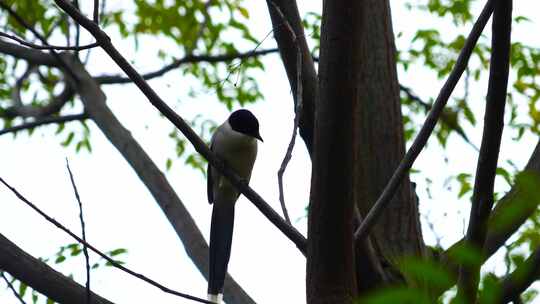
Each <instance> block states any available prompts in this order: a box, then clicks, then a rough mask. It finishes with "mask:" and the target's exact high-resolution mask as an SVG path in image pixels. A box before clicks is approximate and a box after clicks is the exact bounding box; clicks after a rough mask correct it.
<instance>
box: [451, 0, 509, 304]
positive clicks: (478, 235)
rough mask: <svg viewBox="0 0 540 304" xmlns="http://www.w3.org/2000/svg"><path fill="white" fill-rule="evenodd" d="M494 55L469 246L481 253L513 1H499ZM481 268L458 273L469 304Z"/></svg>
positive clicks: (501, 113)
mask: <svg viewBox="0 0 540 304" xmlns="http://www.w3.org/2000/svg"><path fill="white" fill-rule="evenodd" d="M492 24H493V31H492V32H493V34H492V42H491V45H492V51H491V64H490V74H489V85H488V93H487V101H486V114H485V117H484V134H483V136H482V144H481V146H480V155H479V157H478V165H477V168H476V177H475V183H474V190H473V196H472V205H471V213H470V217H469V227H468V229H467V237H466V240H467V242H468V245H470V246H472V247H474V248H479V249H481V248H482V247H483V246H484V242H485V239H486V233H487V224H488V219H489V215H490V213H491V208H492V207H493V187H494V183H495V173H496V172H495V171H496V169H497V160H498V158H499V149H500V146H501V137H502V131H503V127H504V108H505V103H506V90H507V85H508V72H509V65H510V33H511V25H512V0H505V1H497V2H496V3H495V8H494V12H493V23H492ZM480 266H481V265H474V266H464V265H462V266H461V267H460V269H459V278H458V297H463V299H466V302H467V303H474V302H475V301H476V294H477V289H478V280H479V277H480Z"/></svg>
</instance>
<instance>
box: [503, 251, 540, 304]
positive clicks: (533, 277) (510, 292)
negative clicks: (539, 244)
mask: <svg viewBox="0 0 540 304" xmlns="http://www.w3.org/2000/svg"><path fill="white" fill-rule="evenodd" d="M539 279H540V248H537V249H536V250H535V251H534V252H533V253H532V254H531V256H530V257H529V258H528V259H527V260H525V261H524V262H523V264H521V265H519V266H518V267H517V268H516V270H514V272H512V273H511V274H509V275H508V276H506V277H505V278H504V279H503V280H502V282H501V298H500V300H499V303H501V304H503V303H508V302H510V301H513V300H514V299H515V298H517V297H519V295H520V294H522V293H523V292H524V291H525V290H526V289H527V288H528V287H529V286H531V284H532V283H534V282H535V281H537V280H539Z"/></svg>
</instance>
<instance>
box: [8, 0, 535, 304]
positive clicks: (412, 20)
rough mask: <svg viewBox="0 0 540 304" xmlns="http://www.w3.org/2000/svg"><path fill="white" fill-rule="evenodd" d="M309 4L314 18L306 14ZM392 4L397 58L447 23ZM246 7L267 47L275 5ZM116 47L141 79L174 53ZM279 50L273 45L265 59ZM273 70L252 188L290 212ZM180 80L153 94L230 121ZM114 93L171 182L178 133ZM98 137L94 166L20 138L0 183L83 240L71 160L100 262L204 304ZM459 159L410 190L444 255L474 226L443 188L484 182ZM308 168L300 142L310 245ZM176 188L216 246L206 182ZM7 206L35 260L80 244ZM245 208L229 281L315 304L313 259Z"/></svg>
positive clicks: (432, 88)
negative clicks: (464, 176)
mask: <svg viewBox="0 0 540 304" xmlns="http://www.w3.org/2000/svg"><path fill="white" fill-rule="evenodd" d="M87 2H89V1H87ZM299 2H300V3H299V4H300V5H301V9H302V13H304V12H306V11H307V10H311V11H313V10H319V5H320V1H299ZM307 2H309V6H310V7H309V8H307V7H306V3H307ZM481 2H482V1H481ZM392 3H393V4H394V6H393V7H392V9H393V15H394V21H393V22H394V31H395V32H396V33H397V32H403V33H404V35H403V36H402V37H401V38H400V39H399V40H398V47H400V46H406V45H407V44H408V39H410V35H411V34H412V33H413V32H414V30H415V29H417V28H420V27H423V28H428V27H431V26H433V25H434V24H435V23H434V22H440V21H438V20H436V19H435V18H426V17H425V16H424V15H418V14H415V13H411V12H409V11H406V10H405V9H404V8H403V7H402V4H401V3H402V2H398V1H393V2H392ZM535 3H536V2H535V1H516V4H515V15H526V16H529V17H530V18H531V19H532V20H533V22H532V23H529V24H527V25H526V26H520V27H516V28H515V37H518V38H519V39H521V40H524V41H527V43H529V44H533V45H536V46H540V45H539V41H538V35H535V36H532V35H530V33H535V34H537V33H538V32H539V30H540V26H539V24H538V22H535V20H538V18H536V17H538V16H537V15H538V12H540V10H538V7H535V6H539V5H538V4H535ZM108 4H110V5H117V6H121V5H122V2H121V1H119V2H111V1H109V2H108ZM247 4H248V5H249V12H250V15H251V19H250V22H249V24H248V26H249V28H250V29H252V30H253V32H254V33H255V37H258V38H259V39H262V38H263V37H264V36H265V35H266V34H267V33H268V32H269V31H270V29H271V25H270V22H269V18H268V16H267V11H266V5H265V4H264V3H263V2H261V1H257V2H255V1H252V2H249V3H247ZM398 5H399V6H398ZM478 13H479V9H478V7H476V9H475V11H474V12H473V15H474V16H477V15H478ZM534 14H536V16H535V15H534ZM442 24H444V25H445V26H447V27H446V28H447V29H448V30H453V29H452V28H451V24H450V23H449V22H446V23H444V22H443V23H442ZM112 37H113V42H114V43H115V44H116V45H117V47H118V48H119V49H121V50H122V53H123V54H124V55H125V56H126V57H127V58H128V59H133V60H134V61H135V65H136V67H137V68H138V69H139V70H140V71H151V70H153V69H155V68H157V67H159V66H160V64H159V60H158V59H157V58H154V57H152V56H148V55H147V54H149V53H151V52H152V50H153V48H154V46H155V43H163V44H165V45H167V42H164V41H158V42H155V41H153V42H152V43H146V44H145V43H144V41H143V43H142V44H141V49H140V51H139V53H137V54H135V53H134V52H133V49H132V44H131V43H130V41H121V39H119V38H118V37H115V36H114V35H113V36H112ZM274 45H275V43H274V41H273V39H272V38H271V37H270V38H269V39H267V40H266V41H265V42H264V44H263V45H262V46H261V48H270V47H273V46H274ZM171 48H172V46H171ZM246 50H248V49H246ZM145 54H146V56H145ZM264 63H265V65H266V67H267V69H266V71H265V72H260V73H258V74H257V79H258V81H259V86H260V88H261V90H262V92H263V94H264V96H265V99H264V100H262V101H260V102H258V103H257V104H255V105H251V106H249V107H248V108H249V109H251V110H252V111H253V112H254V113H255V115H256V116H257V117H258V118H259V121H260V125H261V135H262V137H263V138H264V143H263V144H261V145H260V146H259V155H258V158H257V161H256V164H255V169H254V172H253V177H252V180H251V184H250V185H251V186H252V187H253V189H255V190H256V191H257V192H258V193H259V194H260V195H261V196H262V197H263V198H265V200H266V201H267V202H269V203H270V204H271V205H272V206H273V207H274V208H275V209H276V211H279V212H280V207H279V202H278V191H277V177H276V175H277V170H278V168H279V166H280V163H281V161H282V158H283V155H284V153H285V150H286V147H287V144H288V141H289V139H290V135H291V130H292V120H293V116H292V115H293V114H292V97H291V94H290V88H289V84H288V81H287V79H286V75H285V72H284V70H283V68H282V64H281V61H280V59H279V57H278V56H277V55H269V56H266V57H265V58H264ZM88 67H89V69H90V71H91V73H92V74H93V75H99V74H102V73H107V74H111V73H115V72H117V71H118V69H116V68H115V65H114V63H112V62H111V61H110V60H108V58H107V56H106V55H105V54H104V53H103V52H101V51H100V50H96V51H94V54H93V55H92V64H91V65H89V66H88ZM179 76H180V75H177V74H175V73H169V74H167V75H166V76H164V77H162V78H161V79H159V80H155V81H151V85H152V86H153V87H154V88H155V89H156V91H157V92H158V93H159V94H160V96H162V97H163V99H164V100H166V101H167V102H168V103H169V104H170V105H173V106H174V108H175V109H176V110H177V111H178V113H179V114H180V115H181V116H182V117H184V118H187V119H192V118H194V117H195V116H196V115H197V114H203V115H204V117H205V118H210V119H213V120H215V121H217V122H218V123H221V121H223V120H224V119H226V117H227V116H228V111H227V109H226V108H225V106H223V105H218V104H216V103H215V101H214V98H213V97H212V94H213V93H212V92H207V93H206V94H202V95H200V96H199V98H198V99H197V100H192V99H189V98H188V97H187V92H188V89H189V86H190V81H186V80H185V79H183V78H180V77H179ZM400 81H402V83H404V84H406V85H408V86H410V87H412V88H413V89H414V90H415V92H417V93H418V94H419V95H420V96H421V97H422V98H425V99H426V100H427V99H428V98H429V97H435V96H436V93H437V92H438V89H439V88H440V87H441V85H442V80H437V79H436V78H434V77H433V75H432V73H430V72H427V71H424V70H422V69H421V68H416V69H413V70H409V71H408V72H406V73H404V71H400ZM485 87H486V84H485V82H484V83H481V84H479V85H478V86H475V87H473V88H472V90H471V100H475V98H476V100H478V102H477V103H476V104H472V106H473V107H474V109H477V110H481V109H483V95H484V94H485V93H484V92H485ZM106 93H107V97H108V104H109V106H110V107H111V108H112V109H113V110H114V112H115V114H116V115H118V117H119V119H120V121H121V122H122V123H123V124H124V125H125V126H126V127H127V128H128V129H129V130H130V131H131V132H132V133H133V135H134V136H135V138H136V139H137V140H138V141H139V142H140V143H141V145H142V146H143V148H144V149H145V150H146V151H147V152H148V153H149V154H150V156H151V157H152V159H153V160H154V161H155V162H156V163H157V164H158V165H159V166H160V168H162V169H163V170H165V162H166V159H167V158H169V157H172V156H174V143H173V142H171V140H170V139H169V137H168V134H169V132H170V131H171V130H172V127H171V125H170V123H168V122H167V121H165V120H164V119H161V118H160V117H159V115H157V112H156V111H155V110H154V108H153V107H152V106H151V105H150V104H149V103H148V102H147V100H146V98H145V97H144V96H143V95H142V94H141V93H140V92H139V90H138V89H137V88H136V87H135V86H133V85H120V86H107V87H106ZM78 110H80V109H74V110H73V111H74V112H77V111H78ZM478 120H479V122H480V125H479V126H477V127H476V128H468V131H470V132H471V133H470V137H471V139H472V140H473V142H475V143H476V144H477V145H479V143H480V135H481V121H482V115H480V116H478ZM89 126H90V129H91V131H92V138H91V139H92V147H93V152H92V153H91V154H90V153H88V152H86V151H82V152H80V153H75V152H74V149H73V148H68V149H66V148H64V147H62V146H61V145H60V142H61V141H62V140H63V139H64V138H65V135H63V136H60V137H55V136H53V134H54V131H55V129H56V128H55V127H46V128H40V129H37V130H36V132H35V133H34V134H33V136H31V137H28V136H27V135H26V133H24V134H19V135H18V136H17V138H16V139H13V137H12V136H10V135H8V136H2V137H0V147H1V150H0V151H1V152H0V153H1V154H0V155H1V157H0V176H1V177H2V178H4V179H5V180H6V181H7V182H9V183H10V184H11V185H12V186H14V187H16V188H17V189H18V190H19V191H20V192H21V193H23V195H25V196H26V197H27V198H28V199H30V200H31V201H32V202H34V203H35V204H37V205H38V206H39V207H40V208H42V209H43V210H44V211H45V212H47V214H49V215H51V216H53V217H54V218H55V219H56V220H58V221H59V222H61V223H63V224H64V225H66V226H67V227H69V228H70V229H72V231H76V232H77V233H79V232H80V227H79V219H78V212H79V211H78V207H77V204H76V201H75V198H74V196H73V192H72V189H71V185H70V183H69V177H68V174H67V171H66V168H65V158H66V157H67V158H69V160H70V164H71V168H72V170H73V172H74V175H75V179H76V182H77V185H78V187H79V192H80V194H81V197H82V202H83V204H84V212H85V221H86V226H87V232H86V233H87V238H88V240H89V242H90V243H91V244H93V245H94V246H96V247H97V248H99V249H101V250H102V251H107V250H111V249H115V248H127V249H128V250H129V252H128V254H127V255H125V256H122V259H123V260H124V261H125V262H127V266H128V267H129V268H131V269H133V270H135V271H137V272H141V273H143V274H145V275H146V276H148V277H150V278H152V279H154V280H156V281H158V282H160V283H162V284H164V285H166V286H168V287H170V288H172V289H176V290H178V291H181V292H185V293H189V294H192V295H194V296H199V297H203V298H204V297H206V281H205V280H204V279H203V277H202V275H201V274H200V273H199V272H198V270H197V269H196V268H195V267H194V266H193V264H192V263H191V261H190V260H189V258H188V257H187V256H186V254H185V252H184V249H183V246H182V244H181V242H180V240H179V239H178V237H177V236H176V234H175V232H174V231H173V229H172V228H171V226H170V225H169V223H168V221H167V220H166V218H165V217H164V215H163V213H162V212H161V210H160V209H159V207H158V206H157V204H156V203H155V201H154V200H153V198H152V197H151V195H150V194H149V193H148V191H147V190H146V188H145V187H144V185H143V184H142V183H141V182H140V181H139V179H138V177H137V176H136V175H135V174H134V172H133V170H132V169H131V167H129V165H128V164H127V163H126V162H125V161H124V159H123V158H122V157H121V156H120V155H119V154H118V152H117V151H116V150H115V149H114V148H113V147H112V146H111V145H110V143H109V142H108V141H107V140H106V139H105V137H104V136H103V134H102V133H101V132H100V131H99V130H98V129H97V128H96V127H95V125H94V124H93V123H89ZM66 129H73V130H78V129H80V128H79V126H78V124H77V123H74V124H70V125H68V126H66ZM65 134H67V133H65ZM509 137H510V136H509V135H508V134H505V141H504V142H503V150H502V157H503V158H511V159H512V160H513V161H514V162H515V163H516V164H517V165H518V166H519V167H521V166H522V165H523V164H525V162H526V160H527V158H528V156H529V155H530V152H531V151H532V149H533V147H534V144H535V143H536V139H535V138H533V137H531V136H528V137H527V138H525V139H523V140H522V141H521V142H520V143H519V144H517V143H513V142H510V141H509V140H508V138H509ZM449 147H450V148H449V149H448V150H447V151H446V152H445V153H443V150H442V149H441V148H440V147H439V145H438V144H437V142H436V141H435V140H434V139H432V140H431V141H430V145H429V148H428V149H427V150H425V151H424V152H423V153H422V154H421V155H420V157H419V159H418V161H417V163H416V164H415V166H414V167H415V169H418V170H420V172H421V173H417V174H413V175H412V180H414V181H416V182H417V183H418V185H419V186H418V194H419V196H420V201H421V210H422V214H423V215H425V216H428V218H429V219H430V222H433V223H434V227H435V230H436V233H437V234H439V235H441V236H444V238H443V239H442V244H443V245H445V246H447V245H449V244H452V243H453V242H455V241H456V240H458V239H459V238H461V236H462V235H463V229H464V224H465V222H464V220H463V214H467V215H468V202H467V200H458V199H457V196H456V193H457V192H456V189H455V188H453V189H452V191H453V192H450V191H449V190H448V189H447V188H446V187H444V184H445V179H446V178H447V177H448V176H449V175H452V174H456V173H458V172H463V171H466V172H470V173H474V170H475V167H476V158H475V156H476V154H475V151H474V150H473V149H472V148H471V147H470V146H468V145H466V144H464V143H463V142H462V141H461V139H459V138H457V137H455V136H452V137H451V138H450V142H449ZM445 157H446V158H447V162H445ZM310 167H311V165H310V161H309V157H308V155H307V153H306V150H305V147H304V145H303V142H302V141H301V140H299V141H297V145H296V147H295V149H294V154H293V159H292V161H291V163H290V164H289V166H288V168H287V172H286V173H285V185H286V186H285V193H286V194H285V195H286V201H287V206H288V208H289V213H290V215H291V218H292V219H293V221H294V224H295V226H296V227H297V228H298V229H299V230H300V231H301V232H302V233H304V234H305V232H306V217H305V215H306V213H305V207H306V204H307V201H308V197H309V183H310V170H311V168H310ZM425 177H429V178H431V179H432V180H433V184H432V186H431V197H430V196H428V195H427V194H426V192H425V191H424V188H425V186H426V184H425V179H424V178H425ZM167 178H168V179H169V181H170V183H171V184H172V185H173V187H174V188H175V189H176V191H177V193H178V195H179V197H180V198H181V200H182V201H183V202H184V204H185V205H186V207H187V208H188V209H189V211H190V212H191V215H192V216H193V217H194V218H195V220H196V222H197V224H198V225H199V228H200V229H201V231H203V233H204V235H205V237H208V235H209V227H210V215H211V206H210V205H208V203H207V199H206V188H205V187H206V181H205V179H204V176H203V175H202V174H201V173H200V172H198V171H195V170H192V169H190V168H186V167H184V166H183V164H182V161H181V160H180V161H177V162H175V164H174V165H173V167H172V170H171V171H169V172H167ZM498 189H499V190H504V189H505V185H504V183H501V182H498ZM0 202H1V205H0V231H1V232H2V234H4V235H5V236H6V237H7V238H9V239H10V240H12V241H14V242H15V243H16V244H17V245H18V246H20V247H22V248H23V249H24V250H25V251H27V252H28V253H30V254H32V255H33V256H35V257H52V256H54V254H55V252H56V251H57V250H58V248H59V247H60V246H62V245H66V244H68V243H72V242H73V240H71V239H70V238H69V237H67V236H66V235H65V234H64V233H62V232H61V231H59V230H58V229H57V228H55V227H54V226H53V225H51V224H49V223H47V222H46V221H45V220H43V219H42V218H40V217H39V216H37V215H36V214H35V213H34V212H33V211H32V210H30V209H29V208H28V207H27V206H25V205H24V204H23V203H21V202H20V201H18V200H17V199H16V198H15V197H14V196H13V195H12V194H11V193H10V192H9V191H7V190H6V189H3V188H1V187H0ZM236 206H237V207H236V208H237V209H236V212H237V213H236V223H235V232H234V240H233V249H232V256H231V261H230V265H229V271H230V273H231V274H232V275H233V277H234V278H235V279H236V280H237V281H238V282H239V283H240V284H241V285H242V286H243V288H244V289H245V290H246V291H247V292H248V293H249V294H250V295H251V296H252V297H253V298H254V299H255V301H257V302H258V303H302V302H305V282H304V280H305V258H304V257H303V256H302V255H301V254H300V252H299V251H298V250H297V249H296V247H295V246H294V245H293V244H292V243H291V242H289V241H288V240H287V239H286V238H285V237H284V236H283V235H282V234H281V233H280V232H279V231H278V230H277V229H276V228H274V227H273V226H272V225H271V224H270V223H269V222H268V220H266V218H265V217H264V216H262V215H261V214H260V212H259V211H258V210H257V209H256V208H255V207H254V206H253V205H252V204H251V203H250V202H248V201H247V200H246V199H245V198H243V197H242V198H241V199H240V200H239V202H238V203H237V205H236ZM280 213H281V212H280ZM423 220H424V219H423ZM427 226H428V225H426V224H425V222H424V227H423V228H424V230H425V233H424V236H425V238H426V240H427V241H428V242H429V243H430V244H433V243H434V242H435V237H434V234H433V233H432V232H431V231H430V229H428V227H427ZM91 259H92V261H93V262H95V261H97V258H96V256H95V255H91ZM492 264H493V263H492ZM55 268H56V269H58V270H60V271H62V272H63V273H64V274H70V273H73V274H74V276H75V279H76V280H77V281H78V282H81V283H83V284H84V259H83V257H82V255H81V256H79V257H77V258H75V259H70V260H69V261H68V262H66V263H63V264H61V265H57V266H55ZM4 286H5V285H4V284H3V283H2V282H0V302H1V303H16V300H15V299H14V298H13V297H12V296H11V294H10V292H9V291H8V290H6V289H4ZM92 288H93V290H94V291H95V292H97V293H98V294H100V295H102V296H104V297H105V298H107V299H109V300H111V301H113V302H116V303H191V302H189V301H186V300H183V299H180V298H178V297H175V296H171V295H167V294H165V293H163V292H161V291H160V290H158V289H156V288H154V287H152V286H150V285H147V284H145V283H142V282H141V281H139V280H137V279H134V278H132V277H130V276H128V275H126V274H124V273H122V272H121V271H118V270H115V269H113V268H107V269H98V270H96V271H93V272H92ZM539 303H540V302H539Z"/></svg>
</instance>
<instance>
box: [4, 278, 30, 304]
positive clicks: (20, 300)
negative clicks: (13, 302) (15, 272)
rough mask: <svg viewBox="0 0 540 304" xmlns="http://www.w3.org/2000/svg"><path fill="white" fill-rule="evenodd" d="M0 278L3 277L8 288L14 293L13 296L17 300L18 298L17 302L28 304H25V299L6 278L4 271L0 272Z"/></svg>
mask: <svg viewBox="0 0 540 304" xmlns="http://www.w3.org/2000/svg"><path fill="white" fill-rule="evenodd" d="M0 276H1V277H2V279H4V281H5V282H6V284H7V286H8V288H9V289H10V290H11V292H13V295H14V296H15V298H17V300H19V302H20V303H21V304H26V302H24V300H23V298H22V297H21V295H20V294H19V293H18V292H17V290H16V289H15V286H13V284H11V282H10V281H9V279H8V278H7V277H6V275H5V274H4V272H3V271H0Z"/></svg>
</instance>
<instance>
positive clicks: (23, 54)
mask: <svg viewBox="0 0 540 304" xmlns="http://www.w3.org/2000/svg"><path fill="white" fill-rule="evenodd" d="M0 53H3V54H7V55H11V56H13V57H15V58H18V59H23V60H26V61H27V62H28V63H29V64H34V65H45V66H49V67H59V66H60V63H59V62H58V61H57V60H56V59H55V58H54V57H53V56H52V55H51V54H47V53H45V52H42V51H40V50H35V49H31V48H27V47H24V46H20V45H18V44H15V43H10V42H7V41H4V40H1V39H0Z"/></svg>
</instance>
